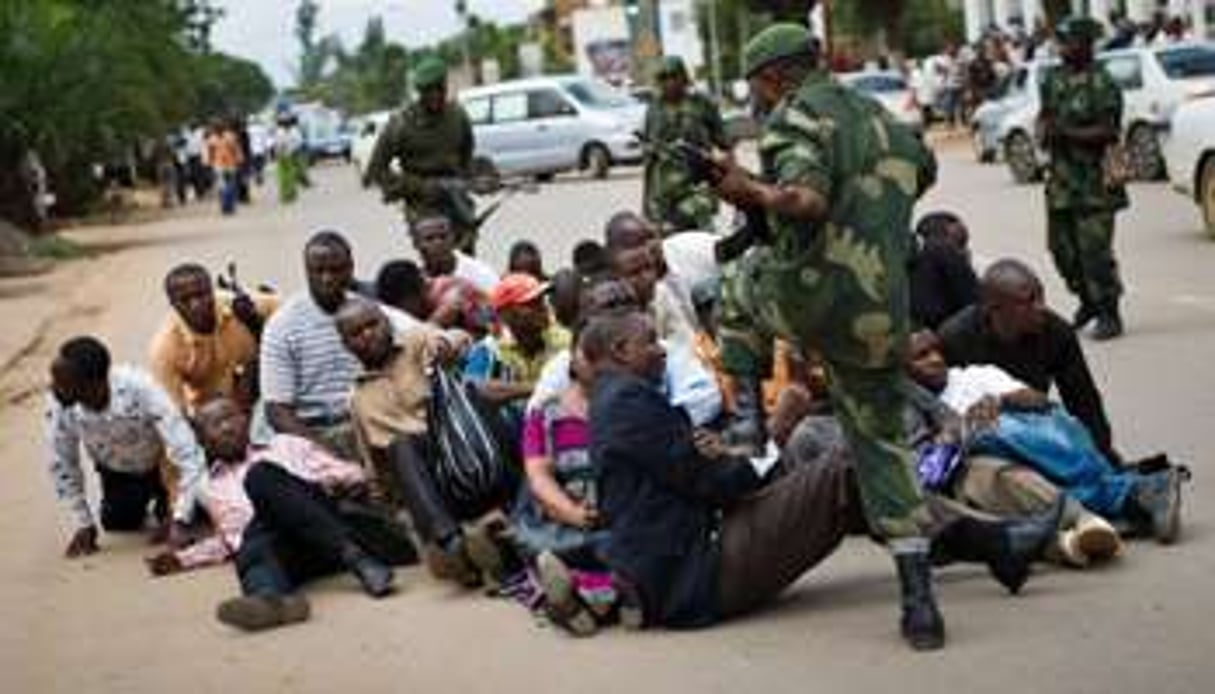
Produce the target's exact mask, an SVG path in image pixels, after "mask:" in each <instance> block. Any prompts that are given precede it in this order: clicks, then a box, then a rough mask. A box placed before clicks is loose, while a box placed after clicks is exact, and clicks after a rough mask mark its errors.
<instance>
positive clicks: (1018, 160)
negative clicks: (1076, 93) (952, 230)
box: [998, 43, 1215, 183]
mask: <svg viewBox="0 0 1215 694" xmlns="http://www.w3.org/2000/svg"><path fill="white" fill-rule="evenodd" d="M1097 60H1098V61H1099V62H1100V63H1101V64H1102V65H1103V66H1104V67H1105V69H1106V70H1107V71H1108V72H1109V74H1110V76H1111V77H1112V78H1113V79H1114V81H1115V82H1117V84H1118V86H1119V87H1121V89H1122V92H1123V113H1122V132H1123V136H1122V137H1123V144H1124V145H1125V146H1126V149H1127V155H1128V158H1129V159H1130V161H1131V167H1132V169H1133V171H1134V177H1135V178H1136V179H1138V180H1143V181H1151V180H1158V179H1160V178H1161V177H1162V176H1163V175H1164V173H1165V171H1166V167H1167V162H1166V160H1165V157H1164V155H1163V153H1162V151H1161V146H1160V140H1161V135H1162V134H1163V133H1164V132H1166V131H1167V130H1168V127H1169V118H1170V116H1171V115H1172V113H1173V111H1174V110H1176V109H1177V107H1178V106H1179V105H1181V104H1183V103H1185V102H1186V101H1188V100H1192V99H1199V98H1203V97H1204V96H1207V95H1210V94H1215V44H1211V43H1180V44H1175V45H1172V46H1165V47H1160V48H1128V49H1122V50H1116V51H1109V52H1106V53H1102V54H1100V55H1099V56H1097ZM1028 96H1029V97H1030V98H1029V99H1027V101H1026V102H1025V104H1024V105H1023V106H1021V107H1020V108H1018V109H1016V110H1014V111H1013V112H1011V113H1009V114H1008V115H1007V116H1005V118H1004V121H1002V122H1001V123H1000V127H999V128H998V132H999V135H998V137H999V140H1000V148H1001V150H1002V151H1003V153H1004V155H1005V158H1006V160H1007V161H1008V166H1009V170H1010V171H1011V172H1012V175H1013V179H1014V180H1016V181H1017V182H1018V183H1028V182H1031V181H1037V180H1039V179H1040V178H1041V174H1042V165H1043V162H1045V161H1046V159H1045V154H1044V153H1043V152H1042V151H1041V150H1040V149H1039V148H1038V147H1037V146H1036V144H1035V143H1034V139H1033V132H1034V123H1035V121H1036V120H1037V118H1038V99H1037V90H1036V89H1035V90H1033V91H1032V92H1028Z"/></svg>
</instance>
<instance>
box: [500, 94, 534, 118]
mask: <svg viewBox="0 0 1215 694" xmlns="http://www.w3.org/2000/svg"><path fill="white" fill-rule="evenodd" d="M526 119H527V93H526V92H515V93H513V94H497V95H495V96H494V122H495V123H514V122H517V121H521V120H526Z"/></svg>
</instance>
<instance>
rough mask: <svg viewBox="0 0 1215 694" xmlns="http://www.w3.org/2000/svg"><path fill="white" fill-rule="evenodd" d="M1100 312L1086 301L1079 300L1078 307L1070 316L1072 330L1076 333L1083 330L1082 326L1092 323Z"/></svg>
mask: <svg viewBox="0 0 1215 694" xmlns="http://www.w3.org/2000/svg"><path fill="white" fill-rule="evenodd" d="M1098 313H1100V311H1098V310H1097V307H1096V306H1094V305H1093V304H1092V303H1091V302H1089V300H1088V299H1081V300H1080V307H1079V308H1077V309H1076V312H1075V313H1073V314H1072V329H1073V330H1076V331H1080V330H1084V326H1086V325H1088V324H1089V323H1092V322H1093V319H1094V318H1096V317H1097V314H1098Z"/></svg>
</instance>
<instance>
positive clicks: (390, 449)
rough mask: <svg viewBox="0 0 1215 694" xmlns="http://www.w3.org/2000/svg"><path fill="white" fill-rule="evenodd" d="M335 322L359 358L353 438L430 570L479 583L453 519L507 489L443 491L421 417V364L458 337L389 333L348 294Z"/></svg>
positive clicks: (426, 365)
mask: <svg viewBox="0 0 1215 694" xmlns="http://www.w3.org/2000/svg"><path fill="white" fill-rule="evenodd" d="M338 327H339V328H340V330H341V331H342V339H343V340H344V342H345V344H346V346H347V348H348V349H349V350H350V351H351V352H352V353H354V354H355V356H357V357H358V359H359V361H360V362H362V364H363V373H362V374H361V375H360V376H359V378H358V384H357V385H356V386H355V390H354V396H353V399H352V402H351V408H352V410H353V413H354V419H355V424H356V426H357V427H358V431H359V435H360V438H361V440H362V441H364V442H365V444H366V445H367V447H368V448H369V453H370V455H371V458H372V460H373V461H374V463H375V468H376V470H378V471H382V474H385V475H390V476H391V477H392V482H393V486H394V487H396V488H397V490H398V493H399V494H400V497H401V500H402V501H403V502H404V505H405V508H406V509H407V510H408V511H409V515H410V517H411V518H412V519H413V525H414V529H415V530H416V531H417V533H418V535H419V537H420V538H421V540H422V542H423V543H424V544H425V547H424V550H423V552H424V556H425V559H426V564H427V566H428V567H429V568H430V571H431V573H432V574H433V575H434V576H435V577H436V578H439V579H443V580H452V581H455V582H457V583H460V584H463V585H466V586H470V587H472V586H476V585H479V584H480V581H481V578H480V575H479V574H478V572H477V567H474V566H473V564H472V562H471V558H470V555H469V551H468V547H467V545H466V543H465V536H464V532H463V529H462V528H461V522H463V521H471V520H474V519H477V518H479V517H481V516H482V515H484V514H485V513H486V512H487V511H490V510H491V509H492V508H494V507H496V505H497V503H498V502H500V501H501V500H502V498H504V497H506V496H508V495H509V494H508V492H507V491H506V490H505V489H502V490H497V491H498V492H499V494H498V495H497V496H494V495H493V494H487V495H486V496H485V498H484V499H481V500H479V502H478V503H477V504H475V505H469V504H464V503H462V502H460V501H458V500H456V499H454V498H452V497H451V496H450V495H448V494H446V493H445V491H444V490H443V489H442V488H441V487H440V485H439V484H438V483H437V480H436V477H435V474H434V468H435V456H436V455H437V454H438V451H437V450H436V449H435V447H434V445H433V443H432V440H431V439H430V437H429V436H428V427H429V424H428V420H427V408H428V405H429V403H430V400H431V396H432V393H431V381H430V377H429V374H428V373H427V372H428V369H430V368H435V366H434V364H433V362H435V361H440V362H442V361H450V360H451V358H453V357H455V356H456V355H457V350H459V349H461V348H463V347H465V346H466V344H461V343H459V342H457V341H456V340H453V339H452V338H450V337H445V336H444V335H442V334H439V333H437V332H430V333H427V332H424V331H412V332H408V333H405V334H398V335H396V336H395V337H394V336H393V334H392V332H391V330H390V328H389V325H388V319H387V318H386V317H385V316H384V314H383V312H382V311H380V310H379V308H377V307H376V306H375V305H374V304H371V303H369V302H361V301H352V302H350V303H349V304H347V305H346V306H345V307H343V308H342V310H341V312H340V313H339V315H338ZM479 540H480V538H478V541H479Z"/></svg>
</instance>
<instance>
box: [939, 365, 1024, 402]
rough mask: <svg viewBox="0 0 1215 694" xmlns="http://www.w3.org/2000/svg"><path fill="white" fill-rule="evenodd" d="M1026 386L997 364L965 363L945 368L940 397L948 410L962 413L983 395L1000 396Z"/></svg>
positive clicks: (983, 396)
mask: <svg viewBox="0 0 1215 694" xmlns="http://www.w3.org/2000/svg"><path fill="white" fill-rule="evenodd" d="M1028 388H1029V386H1027V385H1025V384H1024V383H1022V382H1020V381H1018V380H1017V379H1015V378H1013V377H1012V376H1009V375H1008V373H1007V372H1006V371H1004V369H1001V368H1000V367H998V366H991V365H983V366H967V367H963V368H952V369H950V370H949V380H948V381H947V382H946V385H945V390H943V391H941V396H940V398H941V402H943V403H945V404H946V405H948V406H949V409H951V410H953V411H954V412H957V413H959V414H966V412H967V411H969V410H970V408H971V407H974V405H975V404H976V403H978V402H979V401H980V400H982V399H983V398H985V397H988V396H993V397H1001V396H1004V395H1008V394H1009V393H1015V392H1017V391H1019V390H1026V389H1028Z"/></svg>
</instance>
